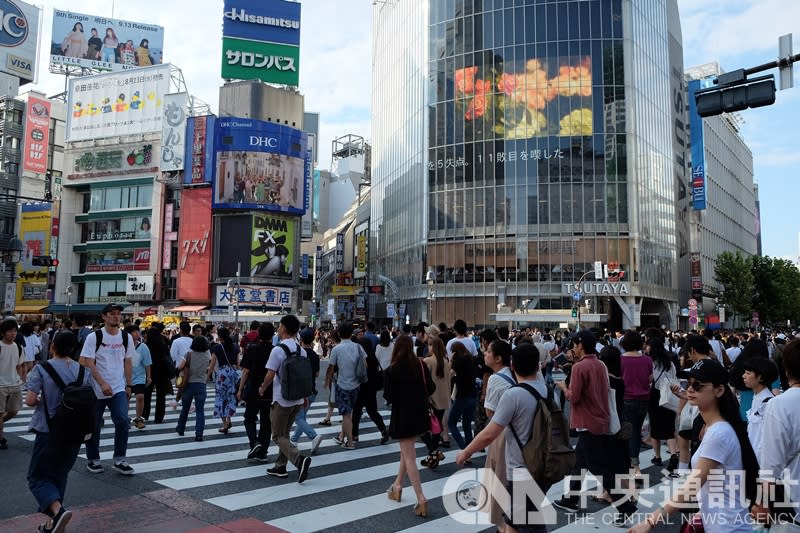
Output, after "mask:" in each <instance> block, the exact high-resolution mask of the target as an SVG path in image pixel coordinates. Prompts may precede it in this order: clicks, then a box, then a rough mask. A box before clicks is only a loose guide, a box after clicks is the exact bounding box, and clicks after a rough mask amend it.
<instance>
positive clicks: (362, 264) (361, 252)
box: [356, 233, 367, 274]
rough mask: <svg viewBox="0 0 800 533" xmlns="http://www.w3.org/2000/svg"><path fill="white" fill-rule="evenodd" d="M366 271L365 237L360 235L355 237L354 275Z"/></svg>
mask: <svg viewBox="0 0 800 533" xmlns="http://www.w3.org/2000/svg"><path fill="white" fill-rule="evenodd" d="M366 271H367V235H366V234H364V233H362V234H361V235H359V236H357V237H356V273H359V274H360V273H366Z"/></svg>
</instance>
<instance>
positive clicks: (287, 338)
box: [258, 315, 311, 483]
mask: <svg viewBox="0 0 800 533" xmlns="http://www.w3.org/2000/svg"><path fill="white" fill-rule="evenodd" d="M299 330H300V321H299V320H298V319H297V317H296V316H294V315H286V316H284V317H283V318H281V321H280V324H279V325H278V333H277V335H278V338H279V339H280V343H279V344H283V345H284V346H286V348H288V349H289V352H290V353H299V355H300V357H306V351H305V350H302V349H300V345H299V344H298V343H297V340H296V339H295V338H296V337H297V332H298V331H299ZM285 360H286V351H285V350H284V349H283V348H282V347H281V346H275V347H274V348H272V351H271V352H270V354H269V359H268V360H267V375H266V376H264V381H263V383H261V386H260V387H259V389H258V394H259V396H263V395H264V393H265V392H266V390H267V387H269V386H270V384H272V409H271V411H270V416H269V419H270V423H271V425H272V440H273V442H275V444H277V445H278V450H279V451H278V458H277V459H275V466H273V467H272V468H268V469H267V475H270V476H274V477H279V478H285V477H289V474H288V473H287V472H286V464H287V463H288V462H289V461H291V462H292V464H293V465H295V467H297V471H298V478H297V482H298V483H302V482H303V481H305V480H306V477H308V469H309V467H310V466H311V457H306V456H304V455H301V454H300V452H299V451H298V450H297V448H296V447H295V446H294V445H293V444H292V442H291V441H290V440H289V430H290V429H291V428H292V424H294V419H295V417H296V416H297V413H298V412H299V411H300V409H303V408H304V407H305V405H306V402H307V401H308V399H307V398H306V399H302V400H287V399H286V398H284V397H283V392H282V389H281V379H280V377H278V378H277V379H276V376H277V375H278V372H280V370H281V366H283V362H284V361H285Z"/></svg>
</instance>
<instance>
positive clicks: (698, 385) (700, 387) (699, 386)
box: [687, 381, 708, 392]
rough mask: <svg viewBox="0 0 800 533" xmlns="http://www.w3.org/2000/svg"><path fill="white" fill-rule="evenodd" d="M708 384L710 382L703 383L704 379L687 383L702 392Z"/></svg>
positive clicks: (696, 390) (691, 387)
mask: <svg viewBox="0 0 800 533" xmlns="http://www.w3.org/2000/svg"><path fill="white" fill-rule="evenodd" d="M706 385H708V383H703V382H702V381H691V382H689V384H688V385H687V388H689V389H692V390H693V391H695V392H700V391H701V390H703V387H705V386H706Z"/></svg>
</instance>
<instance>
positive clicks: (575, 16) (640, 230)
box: [370, 0, 688, 327]
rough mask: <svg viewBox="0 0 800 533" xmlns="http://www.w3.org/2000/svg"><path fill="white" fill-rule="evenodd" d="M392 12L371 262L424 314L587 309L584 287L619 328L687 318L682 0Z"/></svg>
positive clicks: (382, 54)
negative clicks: (683, 312) (577, 304)
mask: <svg viewBox="0 0 800 533" xmlns="http://www.w3.org/2000/svg"><path fill="white" fill-rule="evenodd" d="M374 17H375V18H374V24H373V29H374V68H373V82H372V83H373V103H372V124H373V135H372V137H373V138H372V142H373V146H372V148H373V152H372V164H373V171H372V212H371V221H370V231H371V243H372V246H371V256H372V257H371V265H372V266H371V268H372V269H373V272H377V273H380V274H382V275H385V276H387V277H389V278H391V279H392V280H394V281H395V283H397V285H398V286H399V287H400V291H401V295H400V300H401V302H402V303H405V304H406V305H407V307H406V314H408V315H409V316H410V317H411V320H412V321H416V320H418V319H427V320H428V321H431V320H433V321H434V322H439V321H442V320H444V321H446V322H448V323H452V322H453V320H455V319H456V318H463V319H465V320H466V321H467V322H468V323H469V324H475V325H480V324H489V323H491V320H490V315H492V314H493V313H496V312H497V310H498V307H499V306H507V307H508V308H511V309H516V308H522V307H523V306H524V307H526V308H527V309H528V310H530V311H531V312H534V313H535V310H556V309H570V308H572V307H573V294H574V292H575V287H574V284H575V282H577V281H579V280H581V279H582V278H583V279H584V280H585V281H590V282H592V283H591V285H584V287H583V291H582V292H583V295H582V297H581V302H582V303H583V301H584V299H590V308H591V312H592V313H598V314H600V315H601V316H602V317H603V318H604V320H601V322H603V323H605V324H606V325H608V326H610V327H630V326H635V325H662V324H663V325H667V326H669V325H672V324H674V321H675V319H676V316H677V280H678V274H679V272H678V271H679V270H680V269H681V268H684V263H686V262H687V258H686V256H687V254H688V222H687V216H688V214H687V211H686V209H685V207H686V205H688V200H687V198H686V192H687V191H686V187H685V183H686V178H685V169H686V165H687V163H688V139H687V133H686V127H685V125H684V124H685V87H684V85H683V63H682V48H681V36H680V22H679V17H678V9H677V3H676V0H652V1H647V2H636V1H632V0H430V1H426V2H403V1H397V0H394V1H392V0H389V1H387V2H383V3H379V4H377V5H376V7H375V8H374ZM598 261H599V262H601V263H603V264H605V265H608V266H609V267H610V270H611V278H610V281H611V283H608V281H609V278H604V279H603V280H596V279H595V278H596V276H595V274H594V273H593V272H592V271H593V270H594V268H595V263H596V262H598ZM618 271H619V272H624V274H623V275H622V276H621V277H620V276H619V275H616V274H615V273H616V272H618ZM523 302H524V303H523ZM550 316H555V315H550ZM543 320H544V319H542V320H539V319H537V318H534V317H533V316H532V317H531V320H530V321H531V322H540V321H543Z"/></svg>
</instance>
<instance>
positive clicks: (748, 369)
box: [742, 357, 778, 457]
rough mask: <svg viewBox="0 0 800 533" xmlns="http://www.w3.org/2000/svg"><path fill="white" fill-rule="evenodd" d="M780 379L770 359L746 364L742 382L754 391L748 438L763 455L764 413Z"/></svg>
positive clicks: (753, 359)
mask: <svg viewBox="0 0 800 533" xmlns="http://www.w3.org/2000/svg"><path fill="white" fill-rule="evenodd" d="M776 379H778V367H776V366H775V363H773V362H772V361H770V360H769V359H764V358H763V357H754V358H752V359H750V360H749V361H747V362H746V363H745V364H744V374H742V381H744V385H745V387H747V388H748V389H750V390H752V391H753V405H751V406H750V409H748V410H747V436H748V437H749V438H750V444H752V445H753V450H755V452H756V457H759V455H760V453H761V428H762V427H763V424H764V412H765V411H766V409H767V402H768V401H770V400H771V399H772V398H773V396H774V395H773V394H772V390H771V389H770V385H772V383H773V382H774V381H775V380H776Z"/></svg>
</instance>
